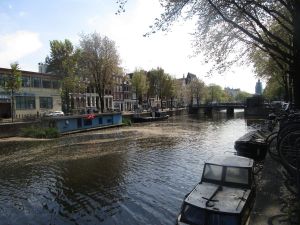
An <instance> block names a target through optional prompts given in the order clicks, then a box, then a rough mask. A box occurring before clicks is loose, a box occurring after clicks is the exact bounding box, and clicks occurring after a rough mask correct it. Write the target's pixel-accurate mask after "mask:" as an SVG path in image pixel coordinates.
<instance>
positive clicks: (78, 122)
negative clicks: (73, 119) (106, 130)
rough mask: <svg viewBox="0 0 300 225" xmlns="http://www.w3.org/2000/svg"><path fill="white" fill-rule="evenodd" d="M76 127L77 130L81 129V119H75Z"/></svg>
mask: <svg viewBox="0 0 300 225" xmlns="http://www.w3.org/2000/svg"><path fill="white" fill-rule="evenodd" d="M77 127H78V128H81V127H82V120H81V118H78V119H77Z"/></svg>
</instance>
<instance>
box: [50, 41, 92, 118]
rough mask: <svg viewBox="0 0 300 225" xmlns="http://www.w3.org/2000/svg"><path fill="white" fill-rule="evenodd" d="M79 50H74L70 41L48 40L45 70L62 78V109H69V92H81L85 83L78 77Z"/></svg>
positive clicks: (79, 73)
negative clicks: (48, 53) (48, 51)
mask: <svg viewBox="0 0 300 225" xmlns="http://www.w3.org/2000/svg"><path fill="white" fill-rule="evenodd" d="M80 57H81V52H80V50H78V49H77V50H75V49H74V46H73V44H72V42H71V41H69V40H68V39H65V40H64V41H58V40H53V41H50V56H47V57H46V63H47V65H48V67H47V72H50V73H54V74H55V75H58V76H60V77H61V78H62V93H61V96H62V103H63V107H65V108H64V111H66V112H69V111H70V108H71V106H70V97H69V93H82V92H84V91H85V88H86V84H85V83H84V82H81V81H82V80H84V79H80V77H81V76H82V71H81V70H80V67H79V62H80Z"/></svg>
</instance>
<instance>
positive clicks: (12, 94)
mask: <svg viewBox="0 0 300 225" xmlns="http://www.w3.org/2000/svg"><path fill="white" fill-rule="evenodd" d="M10 107H11V110H10V111H11V122H12V123H13V122H14V91H13V89H11V99H10Z"/></svg>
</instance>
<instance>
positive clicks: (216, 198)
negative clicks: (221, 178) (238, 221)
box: [185, 182, 251, 214]
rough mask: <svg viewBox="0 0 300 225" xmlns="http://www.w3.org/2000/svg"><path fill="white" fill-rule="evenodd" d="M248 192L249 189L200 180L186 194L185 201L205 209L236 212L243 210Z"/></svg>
mask: <svg viewBox="0 0 300 225" xmlns="http://www.w3.org/2000/svg"><path fill="white" fill-rule="evenodd" d="M250 192H251V190H250V189H241V188H232V187H226V186H219V185H217V184H212V183H206V182H202V183H201V184H198V185H197V186H196V187H195V188H194V190H193V191H192V192H191V193H190V194H189V195H188V196H187V198H186V199H185V202H186V203H187V204H191V205H194V206H196V207H199V208H202V209H206V210H211V211H215V212H221V213H234V214H235V213H236V214H238V213H241V211H242V210H243V208H244V206H245V203H246V201H247V199H248V197H249V195H250ZM212 196H213V197H212Z"/></svg>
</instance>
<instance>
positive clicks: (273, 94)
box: [263, 78, 285, 101]
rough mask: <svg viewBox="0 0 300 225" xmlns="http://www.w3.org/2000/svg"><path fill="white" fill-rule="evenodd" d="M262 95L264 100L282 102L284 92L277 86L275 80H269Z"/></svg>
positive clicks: (281, 87) (280, 86)
mask: <svg viewBox="0 0 300 225" xmlns="http://www.w3.org/2000/svg"><path fill="white" fill-rule="evenodd" d="M263 95H264V97H265V98H266V99H268V100H270V101H274V100H283V99H284V95H285V90H284V87H283V86H282V85H280V84H279V82H278V81H277V80H276V78H271V79H269V80H268V82H267V84H266V87H265V89H264V93H263Z"/></svg>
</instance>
